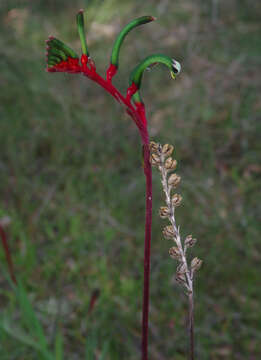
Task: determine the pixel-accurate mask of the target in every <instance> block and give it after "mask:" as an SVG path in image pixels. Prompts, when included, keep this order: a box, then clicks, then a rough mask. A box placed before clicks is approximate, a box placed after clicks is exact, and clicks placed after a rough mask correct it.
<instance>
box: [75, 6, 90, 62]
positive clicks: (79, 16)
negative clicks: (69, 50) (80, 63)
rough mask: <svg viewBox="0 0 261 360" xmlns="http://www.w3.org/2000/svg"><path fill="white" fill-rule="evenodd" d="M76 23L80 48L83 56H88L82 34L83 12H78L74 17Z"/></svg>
mask: <svg viewBox="0 0 261 360" xmlns="http://www.w3.org/2000/svg"><path fill="white" fill-rule="evenodd" d="M76 22H77V28H78V33H79V36H80V41H81V46H82V53H83V54H84V55H87V56H89V51H88V48H87V43H86V38H85V33H84V17H83V10H80V11H79V12H78V14H77V15H76Z"/></svg>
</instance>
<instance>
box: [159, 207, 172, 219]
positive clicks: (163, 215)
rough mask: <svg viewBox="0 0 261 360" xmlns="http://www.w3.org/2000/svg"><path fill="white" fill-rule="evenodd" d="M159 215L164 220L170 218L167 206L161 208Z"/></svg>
mask: <svg viewBox="0 0 261 360" xmlns="http://www.w3.org/2000/svg"><path fill="white" fill-rule="evenodd" d="M159 215H160V217H161V218H162V219H165V218H167V217H169V215H170V211H169V208H168V207H167V206H161V207H160V209H159Z"/></svg>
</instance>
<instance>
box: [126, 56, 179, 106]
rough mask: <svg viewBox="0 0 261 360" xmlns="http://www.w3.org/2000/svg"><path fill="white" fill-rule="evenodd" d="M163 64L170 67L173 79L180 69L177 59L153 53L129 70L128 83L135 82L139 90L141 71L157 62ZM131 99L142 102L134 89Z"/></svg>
mask: <svg viewBox="0 0 261 360" xmlns="http://www.w3.org/2000/svg"><path fill="white" fill-rule="evenodd" d="M158 63H161V64H164V65H166V66H167V67H168V68H169V69H170V74H171V77H172V78H173V79H175V78H176V76H177V75H178V74H179V73H180V71H181V65H180V63H179V62H178V61H176V60H174V59H172V58H170V57H169V56H166V55H162V54H154V55H150V56H148V57H146V58H145V59H144V60H143V61H141V62H140V63H139V64H138V65H137V66H136V67H135V68H134V69H133V70H132V72H131V74H130V78H129V85H130V86H131V85H132V84H135V85H136V86H137V89H138V90H139V89H140V87H141V81H142V76H143V73H144V71H145V70H146V69H148V68H150V67H152V66H154V65H156V64H158ZM132 99H133V100H134V102H135V103H137V102H142V100H141V97H140V94H139V91H136V92H135V94H134V95H133V96H132Z"/></svg>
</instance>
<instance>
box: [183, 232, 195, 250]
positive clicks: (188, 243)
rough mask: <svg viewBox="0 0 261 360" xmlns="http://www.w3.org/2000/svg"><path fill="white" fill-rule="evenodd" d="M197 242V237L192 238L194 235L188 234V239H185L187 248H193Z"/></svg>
mask: <svg viewBox="0 0 261 360" xmlns="http://www.w3.org/2000/svg"><path fill="white" fill-rule="evenodd" d="M196 242H197V239H193V238H192V235H188V236H187V237H186V239H185V242H184V243H185V247H186V248H192V247H193V246H194V245H195V243H196Z"/></svg>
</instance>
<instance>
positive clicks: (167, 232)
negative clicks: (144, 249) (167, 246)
mask: <svg viewBox="0 0 261 360" xmlns="http://www.w3.org/2000/svg"><path fill="white" fill-rule="evenodd" d="M162 233H163V236H164V237H165V239H173V238H174V236H175V232H174V230H173V227H172V226H171V225H167V226H165V227H164V229H163V231H162Z"/></svg>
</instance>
